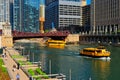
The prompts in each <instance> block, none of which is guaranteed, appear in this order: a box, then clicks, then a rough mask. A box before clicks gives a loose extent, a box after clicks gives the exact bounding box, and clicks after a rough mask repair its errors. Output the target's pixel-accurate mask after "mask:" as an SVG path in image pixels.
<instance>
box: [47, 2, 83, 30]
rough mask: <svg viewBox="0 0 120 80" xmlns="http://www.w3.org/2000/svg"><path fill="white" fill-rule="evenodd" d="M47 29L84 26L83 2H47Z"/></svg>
mask: <svg viewBox="0 0 120 80" xmlns="http://www.w3.org/2000/svg"><path fill="white" fill-rule="evenodd" d="M45 4H46V17H45V20H46V21H45V28H47V29H52V23H54V27H55V28H64V27H69V26H70V25H79V26H80V25H82V21H81V19H82V18H81V15H82V14H81V0H46V1H45Z"/></svg>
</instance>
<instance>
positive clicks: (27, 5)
mask: <svg viewBox="0 0 120 80" xmlns="http://www.w3.org/2000/svg"><path fill="white" fill-rule="evenodd" d="M39 5H40V0H35V1H34V0H13V30H17V31H22V32H39Z"/></svg>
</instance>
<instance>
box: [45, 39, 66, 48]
mask: <svg viewBox="0 0 120 80" xmlns="http://www.w3.org/2000/svg"><path fill="white" fill-rule="evenodd" d="M65 44H66V42H65V41H64V40H52V39H49V40H47V41H46V45H47V46H48V47H52V48H64V47H65Z"/></svg>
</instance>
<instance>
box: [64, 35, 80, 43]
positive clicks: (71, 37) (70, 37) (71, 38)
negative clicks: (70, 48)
mask: <svg viewBox="0 0 120 80" xmlns="http://www.w3.org/2000/svg"><path fill="white" fill-rule="evenodd" d="M65 40H66V42H67V43H74V42H79V34H69V35H68V36H67V38H66V39H65Z"/></svg>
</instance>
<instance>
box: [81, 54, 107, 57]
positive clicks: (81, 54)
mask: <svg viewBox="0 0 120 80" xmlns="http://www.w3.org/2000/svg"><path fill="white" fill-rule="evenodd" d="M80 56H87V57H92V58H103V57H106V58H107V57H109V56H92V55H85V54H80Z"/></svg>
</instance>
